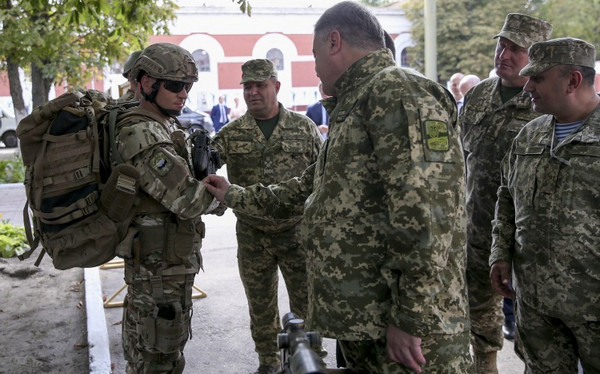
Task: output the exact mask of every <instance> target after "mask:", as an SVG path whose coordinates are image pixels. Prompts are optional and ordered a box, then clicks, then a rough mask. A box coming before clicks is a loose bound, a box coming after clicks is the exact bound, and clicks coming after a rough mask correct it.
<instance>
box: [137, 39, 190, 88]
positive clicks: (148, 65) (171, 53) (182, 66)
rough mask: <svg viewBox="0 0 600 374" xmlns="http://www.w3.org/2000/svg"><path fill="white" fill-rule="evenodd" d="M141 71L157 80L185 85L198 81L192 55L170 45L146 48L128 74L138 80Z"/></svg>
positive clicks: (160, 44)
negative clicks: (183, 83)
mask: <svg viewBox="0 0 600 374" xmlns="http://www.w3.org/2000/svg"><path fill="white" fill-rule="evenodd" d="M142 71H143V72H145V73H146V74H147V75H149V76H151V77H152V78H156V79H159V80H170V81H176V82H185V83H193V82H197V81H198V67H196V63H195V62H194V58H193V57H192V55H191V54H190V53H189V52H188V51H187V50H185V49H183V48H181V47H180V46H178V45H175V44H171V43H156V44H152V45H149V46H148V47H146V48H145V49H144V50H143V51H142V53H141V54H140V56H139V57H138V58H137V60H135V63H134V65H133V67H132V68H131V71H130V74H133V76H134V77H136V79H138V80H139V78H140V76H139V74H140V72H142Z"/></svg>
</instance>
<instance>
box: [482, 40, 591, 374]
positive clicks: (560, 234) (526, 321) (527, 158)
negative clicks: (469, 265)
mask: <svg viewBox="0 0 600 374" xmlns="http://www.w3.org/2000/svg"><path fill="white" fill-rule="evenodd" d="M595 58H596V49H595V48H594V46H593V45H591V44H589V43H587V42H585V41H583V40H579V39H574V38H559V39H552V40H548V41H545V42H539V43H536V44H534V45H532V46H531V48H530V49H529V60H530V62H529V64H528V65H526V66H525V67H524V68H523V69H522V70H521V73H520V74H521V75H522V76H524V77H529V80H528V81H527V84H526V85H525V88H524V89H525V91H527V92H528V93H529V94H530V96H531V101H532V103H533V109H534V110H535V111H536V112H538V113H545V115H542V116H541V117H538V118H536V119H535V120H533V121H531V122H529V123H528V124H527V125H525V127H524V128H523V130H521V132H520V133H519V134H518V135H517V137H516V138H515V139H514V141H513V143H512V146H511V148H510V151H509V153H508V154H507V156H506V158H505V159H504V162H503V166H502V180H501V185H500V188H499V189H498V201H497V205H496V214H495V218H494V222H493V245H492V253H491V256H490V259H489V264H490V265H491V266H492V270H491V279H492V284H493V287H494V289H495V290H496V291H497V292H498V293H499V294H500V295H502V296H505V297H515V293H516V308H515V312H516V317H517V337H516V341H517V344H516V345H515V347H516V348H517V349H516V352H517V354H518V355H519V356H520V357H521V359H522V360H523V361H524V362H525V366H526V369H525V371H526V372H527V373H577V372H578V370H577V361H578V360H579V361H580V362H581V366H582V367H583V371H584V372H585V373H600V355H599V354H598V352H600V329H599V328H598V326H599V324H600V303H599V302H598V290H600V276H599V274H600V235H599V233H600V221H599V220H598V217H599V216H600V199H599V198H598V196H599V195H600V186H599V185H598V181H599V180H600V152H599V150H600V137H599V134H600V97H599V96H598V95H597V94H596V93H595V92H594V74H595V72H594V62H595ZM511 277H512V288H511ZM513 288H514V291H513Z"/></svg>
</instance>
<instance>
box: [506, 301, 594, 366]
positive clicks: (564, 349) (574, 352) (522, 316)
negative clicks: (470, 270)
mask: <svg viewBox="0 0 600 374" xmlns="http://www.w3.org/2000/svg"><path fill="white" fill-rule="evenodd" d="M515 316H516V319H517V336H516V338H515V352H516V353H517V355H518V356H519V357H520V358H521V359H522V360H523V362H525V373H526V374H559V373H560V374H569V373H573V374H576V373H577V370H578V369H577V361H578V360H579V361H580V362H581V366H582V367H583V371H584V372H585V373H586V374H594V373H595V374H598V373H600V321H581V320H575V318H573V319H571V318H569V319H560V318H554V317H550V316H548V315H545V314H543V313H539V312H538V310H537V309H536V308H533V307H531V306H528V305H527V304H525V303H523V302H522V301H520V300H519V299H517V302H516V305H515Z"/></svg>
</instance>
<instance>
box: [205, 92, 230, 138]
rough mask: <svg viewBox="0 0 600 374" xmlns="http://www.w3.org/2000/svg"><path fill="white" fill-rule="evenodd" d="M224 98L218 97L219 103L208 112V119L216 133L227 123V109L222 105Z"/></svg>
mask: <svg viewBox="0 0 600 374" xmlns="http://www.w3.org/2000/svg"><path fill="white" fill-rule="evenodd" d="M224 102H225V97H224V96H219V103H218V104H217V105H215V106H213V107H212V110H211V111H210V119H212V121H213V125H214V126H215V132H218V131H219V130H220V129H221V127H223V126H225V124H226V123H227V122H229V117H228V116H229V108H228V107H227V106H226V105H225V104H224Z"/></svg>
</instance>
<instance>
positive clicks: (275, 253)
mask: <svg viewBox="0 0 600 374" xmlns="http://www.w3.org/2000/svg"><path fill="white" fill-rule="evenodd" d="M240 83H241V84H242V85H243V89H244V100H245V101H246V105H247V107H248V111H247V112H246V113H245V114H244V115H243V116H241V117H240V118H238V119H236V120H234V121H232V122H229V123H228V124H226V125H225V126H223V127H222V128H221V130H220V131H219V132H218V133H217V135H215V138H214V139H213V146H214V147H215V148H216V149H217V150H218V151H219V153H220V155H221V161H222V162H223V163H224V164H226V165H227V175H228V177H229V179H230V180H231V181H232V182H233V183H237V184H239V185H240V186H249V185H252V184H255V183H263V184H271V183H276V182H278V181H281V180H286V179H289V178H292V177H293V176H295V175H298V174H300V173H302V171H303V170H304V169H306V168H307V167H308V166H309V165H311V164H313V163H314V162H315V161H316V160H317V156H318V154H319V150H320V149H321V144H322V142H323V140H322V139H321V135H320V134H319V132H318V130H317V127H316V126H315V124H314V123H313V122H312V121H311V120H310V119H309V118H308V117H306V116H304V115H302V114H300V113H296V112H293V111H290V110H287V109H286V108H285V107H284V106H283V105H282V104H280V103H279V102H278V101H277V94H278V93H279V88H280V86H281V83H280V82H279V80H278V79H277V70H276V69H275V65H274V64H273V62H271V61H270V60H268V59H253V60H250V61H247V62H246V63H245V64H243V65H242V81H241V82H240ZM235 215H236V217H237V224H236V235H237V243H238V251H237V257H238V268H239V271H240V278H241V279H242V284H243V285H244V290H245V291H246V298H247V299H248V309H249V312H250V331H251V332H252V339H253V340H254V344H255V350H256V352H257V353H258V361H259V367H258V369H257V371H256V374H270V373H275V372H277V371H278V370H279V367H280V357H279V349H278V347H277V333H278V332H280V331H281V324H280V323H279V318H280V316H279V308H278V306H277V300H278V298H277V290H278V279H279V274H278V269H279V270H281V273H282V275H283V279H284V280H285V284H286V288H287V291H288V295H289V299H290V311H291V312H293V313H294V314H296V315H297V316H299V317H301V318H306V312H307V310H308V293H307V292H308V291H307V287H308V286H307V279H306V251H305V249H304V248H303V247H302V244H301V242H300V221H301V220H302V215H301V214H298V215H295V216H292V217H289V218H285V219H270V218H268V217H257V216H252V215H248V214H244V213H243V212H238V211H236V212H235Z"/></svg>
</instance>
